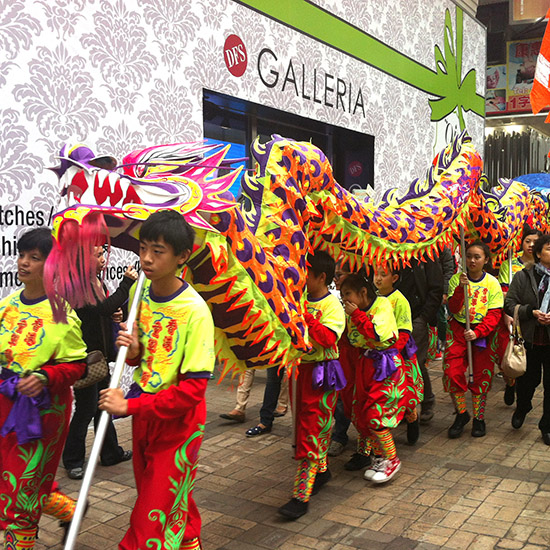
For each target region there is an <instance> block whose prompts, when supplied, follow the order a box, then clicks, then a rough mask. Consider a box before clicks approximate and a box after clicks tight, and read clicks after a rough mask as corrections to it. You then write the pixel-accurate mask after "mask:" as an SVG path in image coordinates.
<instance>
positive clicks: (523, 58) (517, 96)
mask: <svg viewBox="0 0 550 550" xmlns="http://www.w3.org/2000/svg"><path fill="white" fill-rule="evenodd" d="M541 43H542V38H538V39H534V40H521V41H515V42H508V43H507V60H508V63H507V67H506V72H507V76H508V88H507V92H506V102H507V110H508V111H509V112H530V111H531V103H530V101H529V94H530V93H531V88H532V87H533V80H534V78H535V68H536V66H537V56H538V54H539V50H540V45H541Z"/></svg>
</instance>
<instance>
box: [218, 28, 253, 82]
mask: <svg viewBox="0 0 550 550" xmlns="http://www.w3.org/2000/svg"><path fill="white" fill-rule="evenodd" d="M223 57H224V60H225V66H226V67H227V69H228V70H229V72H230V73H231V74H232V75H233V76H242V75H243V74H244V72H245V71H246V66H247V65H248V55H247V53H246V48H245V45H244V43H243V41H242V40H241V39H240V38H239V37H238V36H237V35H236V34H230V35H229V36H228V37H227V38H226V39H225V44H224V45H223Z"/></svg>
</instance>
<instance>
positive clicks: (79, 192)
mask: <svg viewBox="0 0 550 550" xmlns="http://www.w3.org/2000/svg"><path fill="white" fill-rule="evenodd" d="M63 180H64V187H63V188H64V192H63V193H62V194H63V195H64V197H65V201H66V206H67V207H69V206H72V205H74V204H97V205H99V206H111V207H121V206H123V205H124V204H126V203H129V202H131V203H137V204H141V202H142V201H141V200H140V198H139V197H138V195H137V194H136V192H135V191H134V190H133V189H132V187H131V182H130V180H129V179H128V178H125V177H121V175H120V174H119V173H117V172H110V171H109V170H102V169H97V170H86V169H83V168H80V167H76V166H71V167H70V168H69V169H68V170H67V172H66V173H65V175H64V177H63Z"/></svg>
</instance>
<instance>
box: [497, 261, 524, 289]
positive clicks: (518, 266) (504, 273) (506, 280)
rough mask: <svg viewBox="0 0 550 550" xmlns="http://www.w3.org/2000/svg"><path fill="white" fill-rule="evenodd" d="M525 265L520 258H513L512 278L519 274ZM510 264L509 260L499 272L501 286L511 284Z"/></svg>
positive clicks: (502, 265)
mask: <svg viewBox="0 0 550 550" xmlns="http://www.w3.org/2000/svg"><path fill="white" fill-rule="evenodd" d="M524 267H525V265H524V264H523V262H522V261H521V260H520V259H519V257H515V258H512V277H513V276H514V275H515V274H516V273H517V272H518V271H521V270H522V269H523V268H524ZM510 279H511V278H510V263H509V262H508V260H504V261H503V262H502V264H501V266H500V269H499V270H498V282H499V283H500V284H501V285H509V284H510Z"/></svg>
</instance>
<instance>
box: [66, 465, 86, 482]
mask: <svg viewBox="0 0 550 550" xmlns="http://www.w3.org/2000/svg"><path fill="white" fill-rule="evenodd" d="M67 476H68V478H69V479H82V478H83V477H84V469H83V468H81V467H80V466H78V467H77V468H71V469H69V470H67Z"/></svg>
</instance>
